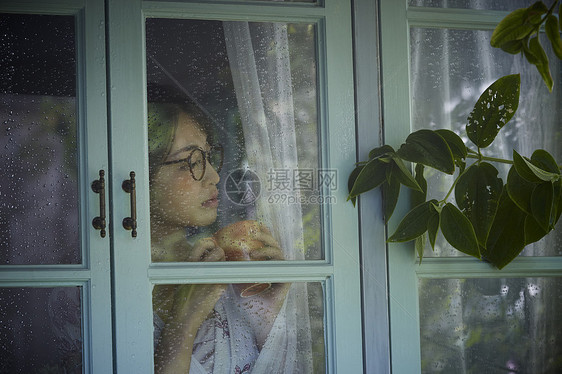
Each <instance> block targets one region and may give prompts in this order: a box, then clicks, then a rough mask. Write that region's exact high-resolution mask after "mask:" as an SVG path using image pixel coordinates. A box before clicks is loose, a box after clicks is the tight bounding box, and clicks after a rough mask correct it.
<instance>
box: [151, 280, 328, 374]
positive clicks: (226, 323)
mask: <svg viewBox="0 0 562 374" xmlns="http://www.w3.org/2000/svg"><path fill="white" fill-rule="evenodd" d="M262 285H263V283H257V284H255V283H254V284H251V283H241V284H230V285H225V284H222V285H221V284H196V285H194V284H183V285H157V286H155V287H154V290H153V294H152V295H153V306H154V349H155V368H156V370H155V371H156V372H158V371H159V370H162V369H164V368H165V365H166V364H170V363H173V362H174V361H175V360H176V359H177V357H178V355H179V356H182V355H185V352H186V349H187V351H188V352H190V353H191V354H192V355H191V368H192V370H194V369H195V368H199V369H201V368H202V370H203V371H204V372H213V369H214V372H216V371H220V372H223V371H224V372H232V373H244V372H258V373H325V372H326V363H325V362H326V353H325V341H324V319H325V315H324V296H323V288H322V284H321V283H318V282H311V283H292V284H279V283H273V284H267V287H266V288H264V287H262ZM256 286H258V287H256ZM250 290H251V291H250ZM297 306H298V307H297ZM182 310H184V311H189V312H184V314H183V315H181V316H178V315H180V314H181V311H182ZM192 325H196V326H197V327H196V328H195V330H193V331H192V330H190V328H189V326H192ZM186 326H187V327H186ZM189 334H194V335H193V336H194V338H193V336H192V337H191V339H190V338H189ZM193 339H194V340H193ZM190 347H193V348H192V349H191V348H190ZM184 362H185V361H184ZM218 367H220V368H221V369H220V370H218ZM223 369H224V370H223ZM182 372H187V370H183V368H182Z"/></svg>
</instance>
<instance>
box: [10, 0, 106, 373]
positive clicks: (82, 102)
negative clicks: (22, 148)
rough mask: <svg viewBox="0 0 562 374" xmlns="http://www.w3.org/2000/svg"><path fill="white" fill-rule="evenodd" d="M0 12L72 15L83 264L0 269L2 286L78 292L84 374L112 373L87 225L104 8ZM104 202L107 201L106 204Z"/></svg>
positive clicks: (102, 285) (94, 210)
mask: <svg viewBox="0 0 562 374" xmlns="http://www.w3.org/2000/svg"><path fill="white" fill-rule="evenodd" d="M0 12H5V13H19V14H51V15H71V16H74V17H75V25H76V28H75V29H76V53H77V55H76V63H77V87H76V93H77V94H76V97H77V106H76V110H77V117H78V121H77V126H78V129H77V130H78V131H77V134H78V135H77V136H78V139H77V143H78V172H79V196H80V208H79V210H80V215H79V217H80V222H77V223H76V224H77V225H78V226H79V228H80V230H79V235H80V238H81V240H80V241H81V258H82V263H81V264H76V265H33V266H24V265H5V266H0V287H32V288H43V287H59V286H60V287H65V286H68V287H73V286H78V287H81V299H82V303H81V310H82V313H83V325H82V343H83V352H84V360H83V370H84V372H85V373H109V372H111V371H112V370H113V369H112V367H113V365H112V348H111V345H110V344H109V345H108V344H107V342H111V340H112V325H111V324H112V318H111V308H110V306H111V303H110V298H111V279H110V278H109V277H108V274H109V267H110V256H109V254H110V247H109V240H108V239H107V238H105V239H104V238H101V237H100V234H99V232H98V231H96V230H94V229H93V228H92V226H91V220H92V218H93V217H95V216H98V215H99V195H97V194H95V193H93V192H92V191H91V189H90V182H91V181H93V180H96V179H98V178H99V175H98V171H99V170H100V169H101V170H105V171H106V172H107V170H108V147H107V125H106V120H107V115H106V112H107V111H106V106H107V102H106V100H107V99H106V81H105V27H104V4H103V2H100V1H96V0H83V1H82V0H75V1H11V0H7V1H2V2H1V3H0ZM107 203H108V200H107V196H106V205H107Z"/></svg>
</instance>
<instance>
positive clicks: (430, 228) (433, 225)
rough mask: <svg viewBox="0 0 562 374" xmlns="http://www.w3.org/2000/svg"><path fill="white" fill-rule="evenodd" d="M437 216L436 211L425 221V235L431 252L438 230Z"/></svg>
mask: <svg viewBox="0 0 562 374" xmlns="http://www.w3.org/2000/svg"><path fill="white" fill-rule="evenodd" d="M439 216H440V215H439V213H437V211H436V212H435V214H433V215H432V216H431V217H429V220H428V221H427V235H428V237H429V244H431V249H433V250H435V241H436V240H437V231H438V230H439Z"/></svg>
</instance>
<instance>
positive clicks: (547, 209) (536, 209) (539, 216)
mask: <svg viewBox="0 0 562 374" xmlns="http://www.w3.org/2000/svg"><path fill="white" fill-rule="evenodd" d="M553 199H554V187H553V186H552V183H551V182H545V183H541V184H538V185H537V186H536V187H535V189H534V190H533V194H532V195H531V213H533V217H534V218H535V220H536V221H537V223H538V224H539V225H540V226H541V227H542V228H543V229H544V230H546V231H548V230H549V227H550V218H551V215H552V203H553Z"/></svg>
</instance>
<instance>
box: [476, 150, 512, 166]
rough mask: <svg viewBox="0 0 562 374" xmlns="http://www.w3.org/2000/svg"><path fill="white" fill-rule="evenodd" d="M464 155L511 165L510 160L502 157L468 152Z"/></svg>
mask: <svg viewBox="0 0 562 374" xmlns="http://www.w3.org/2000/svg"><path fill="white" fill-rule="evenodd" d="M466 157H467V158H473V159H476V160H479V161H492V162H499V163H501V164H509V165H513V161H512V160H506V159H503V158H497V157H489V156H484V155H483V154H472V153H469V154H468V155H467V156H466Z"/></svg>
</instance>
